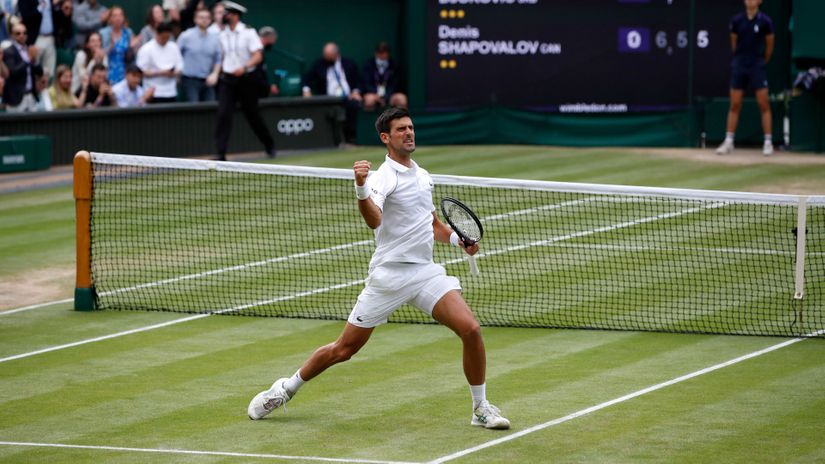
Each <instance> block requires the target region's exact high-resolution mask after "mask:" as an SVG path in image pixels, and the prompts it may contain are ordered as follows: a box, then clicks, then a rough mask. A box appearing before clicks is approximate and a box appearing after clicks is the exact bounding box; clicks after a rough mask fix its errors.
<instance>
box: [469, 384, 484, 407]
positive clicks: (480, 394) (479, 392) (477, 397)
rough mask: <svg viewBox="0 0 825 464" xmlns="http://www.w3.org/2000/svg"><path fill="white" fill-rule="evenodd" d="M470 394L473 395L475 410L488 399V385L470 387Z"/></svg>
mask: <svg viewBox="0 0 825 464" xmlns="http://www.w3.org/2000/svg"><path fill="white" fill-rule="evenodd" d="M470 394H471V395H473V409H475V408H476V407H477V406H478V405H479V404H480V403H481V402H482V401H485V400H486V399H487V384H486V383H482V384H481V385H470Z"/></svg>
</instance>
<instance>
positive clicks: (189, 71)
mask: <svg viewBox="0 0 825 464" xmlns="http://www.w3.org/2000/svg"><path fill="white" fill-rule="evenodd" d="M210 22H211V14H210V13H209V10H207V9H205V8H201V9H199V10H197V11H196V12H195V27H192V28H189V29H187V30H185V31H183V33H182V34H181V35H180V37H178V47H179V48H180V52H181V55H183V73H182V74H183V77H182V78H181V86H182V88H183V96H184V98H185V100H186V101H189V102H197V101H212V100H215V84H217V82H218V76H219V74H220V70H221V44H220V39H219V38H218V34H212V33H210V32H209V31H208V28H209V23H210Z"/></svg>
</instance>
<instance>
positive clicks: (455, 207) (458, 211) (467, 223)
mask: <svg viewBox="0 0 825 464" xmlns="http://www.w3.org/2000/svg"><path fill="white" fill-rule="evenodd" d="M441 213H442V214H444V218H445V219H447V224H449V225H450V227H452V229H453V230H454V231H455V233H456V234H457V235H458V238H459V239H460V240H461V241H462V242H464V246H465V247H469V246H473V245H474V244H475V243H477V242H478V241H479V240H481V237H483V236H484V228H483V227H481V221H479V220H478V216H476V215H475V213H473V210H471V209H470V208H468V207H467V206H466V205H465V204H464V203H462V202H460V201H458V200H456V199H455V198H450V197H444V198H442V199H441ZM467 260H468V262H469V264H470V274H472V275H474V276H477V275H478V274H479V272H478V265H477V264H476V257H475V256H471V255H470V256H468V257H467Z"/></svg>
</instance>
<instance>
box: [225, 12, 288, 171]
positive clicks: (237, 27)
mask: <svg viewBox="0 0 825 464" xmlns="http://www.w3.org/2000/svg"><path fill="white" fill-rule="evenodd" d="M222 3H223V6H224V9H225V10H226V13H225V15H224V19H223V21H224V23H225V24H226V27H224V29H223V30H222V31H221V32H220V35H219V39H220V43H221V53H222V62H221V77H220V82H219V83H218V120H217V125H216V127H215V144H216V145H217V150H218V159H220V160H226V151H227V146H228V144H229V135H230V133H231V132H232V113H233V111H234V110H235V105H236V103H239V104H240V106H241V111H243V113H244V116H246V120H247V121H249V125H250V127H252V131H253V132H255V135H256V136H257V137H258V140H260V141H261V143H262V144H263V145H264V150H265V151H266V154H267V156H269V157H274V156H275V142H274V141H273V140H272V136H271V135H270V134H269V130H267V128H266V125H265V124H264V121H263V119H262V118H261V114H260V113H259V112H258V93H257V86H256V85H255V79H254V76H253V71H255V68H256V67H257V66H258V64H260V63H261V61H263V53H262V52H261V49H262V48H263V45H262V44H261V39H260V38H259V37H258V33H257V32H255V29H252V28H249V27H247V26H246V25H245V24H244V23H242V22H241V15H243V14H244V13H246V8H244V7H243V6H241V5H239V4H237V3H235V2H230V1H225V2H222Z"/></svg>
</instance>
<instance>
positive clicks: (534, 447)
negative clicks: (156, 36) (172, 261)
mask: <svg viewBox="0 0 825 464" xmlns="http://www.w3.org/2000/svg"><path fill="white" fill-rule="evenodd" d="M416 154H417V155H418V156H417V160H418V162H419V163H420V164H421V165H422V166H424V167H426V168H427V169H428V170H430V171H431V172H433V173H449V174H467V175H481V176H501V177H522V178H537V179H549V180H564V181H579V182H605V183H617V184H641V185H655V186H668V187H690V188H714V189H728V190H751V189H753V188H755V187H756V186H766V185H767V186H768V188H769V189H770V190H774V191H777V190H787V189H788V188H796V187H798V186H800V185H803V186H808V187H804V188H809V186H810V185H814V186H815V185H818V184H816V183H815V182H820V183H821V180H819V179H822V178H823V177H822V176H823V175H825V165H818V164H817V165H804V166H802V165H793V164H788V165H785V164H783V165H775V164H771V163H767V162H766V163H761V162H760V163H756V164H753V165H746V166H742V165H727V164H724V163H711V162H695V161H689V160H685V159H682V158H672V157H657V156H655V155H650V154H645V153H637V152H634V151H633V150H606V149H598V150H565V149H555V148H546V147H503V146H493V147H431V148H430V147H428V148H422V149H420V150H419V152H417V153H416ZM357 158H367V159H370V160H372V161H373V162H374V163H376V166H377V163H380V161H381V159H382V153H381V152H380V151H379V150H376V149H374V148H364V149H355V150H349V151H334V152H323V153H314V154H308V155H303V156H300V157H297V156H296V157H287V158H284V159H281V160H278V162H287V163H291V164H305V165H317V166H331V167H345V168H346V167H349V166H351V163H352V161H353V159H357ZM501 201H502V202H503V203H506V201H504V200H503V199H502V200H501ZM628 211H629V212H632V213H633V214H637V213H639V211H635V210H633V209H632V208H631V209H630V210H628ZM345 213H346V211H343V210H342V212H341V214H342V217H343V216H346V214H345ZM572 213H574V212H571V214H572ZM72 215H73V209H72V204H71V199H70V189H69V188H57V189H49V190H41V191H33V192H26V193H15V194H8V195H3V196H0V231H2V232H3V233H2V234H0V256H2V259H0V285H3V286H4V287H2V288H8V289H9V292H10V293H14V294H15V295H20V296H18V297H15V298H14V299H13V300H11V299H9V300H2V301H0V304H2V306H0V308H11V307H17V306H21V305H22V304H23V303H22V302H21V301H19V300H21V299H25V298H27V297H28V298H31V297H30V296H28V294H27V293H26V292H22V291H21V290H20V288H21V281H20V280H19V276H21V275H26V276H31V275H40V274H44V275H46V276H48V275H49V274H50V273H51V274H54V273H56V271H55V270H59V269H69V270H71V268H72V266H73V256H72V252H73V222H72ZM613 219H614V218H611V220H613ZM696 220H697V219H695V218H694V219H691V221H696ZM690 223H691V222H690V221H688V220H687V219H686V218H685V222H684V223H682V224H683V225H684V226H685V227H690ZM679 224H680V223H678V222H677V223H675V225H679ZM193 227H194V229H195V230H197V225H196V224H195V225H193ZM554 233H556V232H554ZM557 233H562V232H561V231H560V232H557ZM366 237H367V238H369V233H368V232H366ZM294 238H295V239H297V240H305V241H306V242H307V245H308V246H309V245H312V244H315V246H314V247H318V246H321V245H319V242H320V239H319V238H317V237H313V236H312V235H311V234H298V235H296V236H295V237H294ZM625 238H627V237H625ZM590 239H592V240H590V242H593V243H602V242H603V241H604V240H606V239H605V238H604V237H597V236H592V237H590ZM604 243H608V242H606V241H604ZM499 245H500V244H497V243H495V242H494V241H493V238H492V236H491V242H490V243H488V244H486V245H485V246H489V247H491V248H492V247H495V246H499ZM762 245H765V246H767V245H771V246H780V245H779V244H777V243H773V242H771V243H770V244H762ZM782 246H785V244H783V245H782ZM366 248H367V249H366V250H362V251H364V252H365V253H366V256H367V257H368V254H369V248H370V247H369V246H368V247H366ZM263 251H264V250H262V253H263ZM359 253H360V252H359ZM358 256H359V257H358V258H353V257H352V256H350V258H348V259H350V260H352V259H355V260H356V261H357V260H358V259H362V258H363V257H360V255H358ZM671 258H672V256H670V255H662V254H661V253H660V252H659V251H655V250H652V251H651V252H650V256H648V257H646V258H645V260H644V261H643V263H645V266H646V269H647V271H646V272H653V273H659V274H661V273H662V269H663V268H661V267H659V266H661V265H663V264H662V263H667V262H668V261H669V260H670V259H671ZM488 259H489V258H488ZM657 260H658V261H657ZM479 264H480V265H481V266H482V272H484V269H485V259H481V260H480V263H479ZM489 265H490V264H487V265H486V266H489ZM603 267H604V265H603V264H601V263H600V262H598V261H596V262H593V263H591V264H590V267H589V269H590V271H588V272H598V271H599V269H600V268H603ZM291 269H292V270H293V273H292V274H293V275H291V276H290V275H288V274H282V275H279V278H280V279H283V280H290V279H292V280H295V279H300V278H301V274H300V271H294V269H295V268H291ZM488 269H489V267H488ZM450 272H451V273H454V274H456V275H459V276H460V277H462V276H463V274H465V273H466V271H465V270H464V266H463V263H459V264H457V265H455V266H454V267H453V268H451V269H450ZM753 272H755V273H756V275H765V276H770V275H772V274H773V272H772V271H771V270H770V269H767V270H766V269H761V270H760V269H757V270H753ZM347 275H349V274H347ZM462 278H463V277H462ZM530 278H534V279H539V280H540V279H541V275H540V273H538V274H537V275H533V276H531V277H530ZM63 280H65V278H64V279H63ZM463 280H464V282H465V286H469V287H468V291H467V294H468V298H470V299H471V298H473V295H474V294H475V295H478V294H481V293H482V290H483V289H482V288H473V286H474V285H479V284H476V283H473V281H471V280H470V279H464V278H463ZM44 282H47V283H48V282H49V279H48V278H47V277H44ZM309 283H310V282H307V284H309ZM585 283H586V282H585ZM582 284H583V283H582V282H576V281H571V282H569V283H568V289H566V291H565V292H564V294H565V295H571V296H572V297H573V298H579V299H581V301H582V307H581V310H586V309H587V306H588V303H587V299H585V298H584V297H587V296H590V297H591V301H590V304H591V305H592V304H596V303H593V301H592V300H593V296H594V292H597V291H598V285H597V284H598V282H594V285H593V286H591V287H587V286H585V287H582ZM686 284H690V283H689V282H688V283H686ZM56 285H57V284H56ZM59 285H60V287H59V288H61V289H64V290H61V291H62V292H63V293H60V292H57V293H56V296H57V297H64V298H65V297H69V296H70V291H71V287H72V282H61V283H60V284H59ZM485 285H486V284H485ZM490 285H495V283H492V284H490ZM720 285H722V286H724V284H720ZM662 286H663V287H665V288H667V287H669V288H671V289H674V288H675V287H674V284H673V283H662ZM687 288H690V287H689V286H688V287H687ZM649 290H650V289H649V288H648V289H642V291H649ZM745 290H746V291H747V292H749V293H750V294H751V296H752V297H753V298H756V297H757V295H758V294H759V292H760V291H761V290H762V289H761V288H751V289H745ZM353 291H355V292H356V293H357V288H356V287H353ZM627 291H637V290H633V289H632V286H631V287H629V288H628V290H627ZM582 292H584V293H582ZM2 293H5V292H2ZM691 293H692V292H690V291H687V293H686V295H689V294H691ZM350 296H351V295H350ZM38 298H39V299H40V301H43V299H44V295H40V296H39V297H38ZM36 300H37V298H35V300H34V301H32V300H31V299H30V300H28V301H26V302H27V303H28V302H36ZM344 300H347V301H348V302H344ZM330 301H332V300H329V301H326V303H330ZM336 301H337V300H336ZM318 302H319V303H324V302H325V300H318ZM477 303H478V305H477V306H478V310H479V311H480V312H482V313H483V312H484V310H485V307H486V306H492V305H494V304H495V302H494V301H492V300H491V301H490V302H487V303H485V302H481V301H479V302H477ZM505 303H506V301H502V302H501V304H505ZM335 304H336V305H339V306H341V308H338V309H340V310H341V311H342V312H343V313H346V312H347V310H348V307H349V306H350V305H351V298H349V297H345V298H341V299H340V302H336V303H335ZM651 306H655V304H652V305H651ZM285 307H288V305H286V306H285ZM573 313H574V314H575V313H577V312H573ZM181 317H183V316H181V315H179V314H173V313H159V312H140V311H125V312H119V311H100V312H94V313H76V312H73V311H69V310H68V305H53V306H49V307H45V308H42V309H37V310H32V311H26V312H21V313H17V314H10V315H5V316H4V315H0V358H4V357H7V356H14V355H18V354H21V353H27V352H30V351H33V350H38V349H42V348H45V347H50V346H56V345H60V344H64V343H72V342H76V341H80V340H86V339H89V338H92V337H98V336H104V335H108V334H113V333H116V332H120V331H124V330H130V329H138V328H141V327H145V326H148V325H152V324H157V323H162V322H168V321H174V320H176V319H179V318H181ZM341 326H342V323H341V322H338V321H313V320H301V319H272V318H238V317H229V316H211V317H207V318H202V319H198V320H192V321H188V322H183V323H179V324H174V325H171V326H168V327H164V328H160V329H156V330H150V331H146V332H140V333H135V334H132V335H125V336H122V337H117V338H112V339H109V340H104V341H100V342H94V343H88V344H84V345H80V346H75V347H72V348H66V349H61V350H57V351H52V352H49V353H44V354H39V355H34V356H30V357H26V358H22V359H16V360H11V361H4V362H0V392H2V394H0V441H6V442H9V441H17V442H38V443H66V444H80V445H106V446H119V447H136V448H162V449H187V450H207V451H224V452H239V453H264V454H278V455H289V456H320V457H329V458H353V459H354V458H360V459H372V460H394V461H416V462H423V461H427V460H431V459H435V458H438V457H440V456H445V455H448V454H451V453H454V452H456V451H459V450H463V449H466V448H468V447H471V446H475V445H478V444H481V443H484V442H487V441H489V440H492V439H494V438H499V437H503V436H506V432H504V433H502V432H490V431H485V430H478V429H475V428H472V427H470V426H469V425H467V422H468V421H469V404H468V403H469V394H468V392H467V388H466V385H465V381H464V380H463V376H462V374H461V368H460V344H459V342H458V340H457V339H456V337H455V336H454V335H453V334H452V333H450V332H449V331H448V330H446V329H444V328H443V327H437V326H431V325H407V324H389V325H386V326H382V327H381V328H379V329H378V330H376V332H375V334H374V335H373V338H372V340H371V341H370V343H369V344H367V346H366V347H365V348H364V350H362V352H360V353H359V354H358V355H357V356H356V357H355V358H354V359H353V360H352V361H350V362H349V363H345V364H342V365H340V366H336V367H334V368H333V369H332V370H331V371H330V372H329V373H328V374H326V375H323V376H321V377H319V378H318V379H315V380H313V381H312V382H310V383H309V384H308V385H307V386H306V387H305V388H304V389H303V390H302V391H301V392H300V394H299V395H298V396H297V397H296V398H295V400H294V401H293V402H291V403H290V404H289V410H288V411H287V412H286V413H283V412H282V411H277V413H276V414H274V415H273V416H272V417H271V418H269V419H267V420H264V421H260V422H252V421H249V420H248V419H246V417H245V408H246V404H247V402H248V401H249V398H251V396H252V395H254V394H255V393H256V392H257V391H259V390H260V389H262V388H264V387H265V386H266V385H268V384H269V383H271V382H272V381H273V380H274V379H275V378H277V377H279V376H283V375H288V374H290V373H292V372H294V370H295V369H296V368H297V367H298V366H299V365H300V363H301V362H302V361H303V360H304V359H305V357H306V356H307V355H308V353H309V352H310V351H311V350H312V349H314V348H315V347H317V346H318V345H321V344H324V343H328V342H329V341H331V340H333V339H335V337H337V335H338V333H339V332H340V329H341ZM484 334H485V340H486V345H487V349H488V356H489V358H490V363H489V370H488V385H489V395H490V397H491V400H493V401H494V402H495V403H496V404H497V405H498V406H500V407H501V408H502V410H503V411H504V412H505V413H506V415H507V416H508V417H509V418H510V419H511V420H512V421H513V424H514V431H521V430H524V429H527V428H528V427H530V426H533V425H536V424H541V423H544V422H546V421H549V420H552V419H556V418H559V417H563V416H565V415H567V414H570V413H572V412H575V411H579V410H582V409H584V408H588V407H591V406H594V405H597V404H600V403H602V402H604V401H608V400H611V399H614V398H617V397H620V396H622V395H626V394H628V393H631V392H634V391H637V390H639V389H642V388H645V387H648V386H651V385H655V384H658V383H660V382H664V381H668V380H670V379H673V378H675V377H678V376H681V375H684V374H687V373H690V372H694V371H696V370H699V369H702V368H706V367H708V366H712V365H715V364H717V363H720V362H724V361H727V360H729V359H732V358H736V357H738V356H741V355H744V354H747V353H751V352H753V351H756V350H760V349H763V348H766V347H768V346H771V345H775V344H777V343H780V342H782V341H783V339H782V338H765V337H753V336H751V337H735V336H711V335H674V334H662V333H639V332H612V331H583V330H552V329H524V328H486V329H485V331H484ZM823 379H825V343H823V341H822V340H808V341H803V342H800V343H796V344H793V345H790V346H788V347H785V348H782V349H780V350H777V351H773V352H770V353H767V354H765V355H763V356H759V357H757V358H754V359H750V360H747V361H744V362H741V363H738V364H735V365H731V366H729V367H725V368H722V369H720V370H718V371H714V372H712V373H708V374H705V375H702V376H699V377H696V378H693V379H691V380H687V381H685V382H681V383H678V384H675V385H672V386H669V387H666V388H663V389H661V390H657V391H654V392H652V393H649V394H646V395H643V396H640V397H638V398H634V399H632V400H629V401H625V402H622V403H619V404H616V405H613V406H610V407H608V408H605V409H602V410H599V411H596V412H594V413H592V414H589V415H585V416H582V417H579V418H576V419H573V420H570V421H568V422H564V423H562V424H559V425H556V426H553V427H549V428H546V429H544V430H540V431H536V432H533V433H530V434H528V435H525V436H523V437H521V438H517V439H514V440H511V441H508V442H505V443H502V444H500V445H497V446H493V447H490V448H487V449H484V450H481V451H478V452H476V453H472V454H469V455H467V456H465V457H463V458H461V459H458V460H456V462H547V461H554V462H708V461H714V462H753V461H762V462H778V461H781V462H812V461H814V462H815V461H821V460H825V446H824V445H823V444H822V440H821V437H822V434H823V431H824V430H825V429H824V428H823V426H822V421H821V418H820V414H819V412H820V411H822V410H823V407H825V396H823V395H822V392H821V385H822V380H823ZM44 461H48V462H56V463H59V462H72V463H74V462H117V463H131V462H146V461H150V462H155V461H163V462H197V463H201V462H209V463H211V462H226V463H237V462H266V461H272V459H263V458H252V457H230V456H196V455H159V454H145V453H140V452H136V451H115V450H102V449H97V450H86V449H65V448H36V447H25V446H8V445H2V444H0V462H44Z"/></svg>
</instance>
